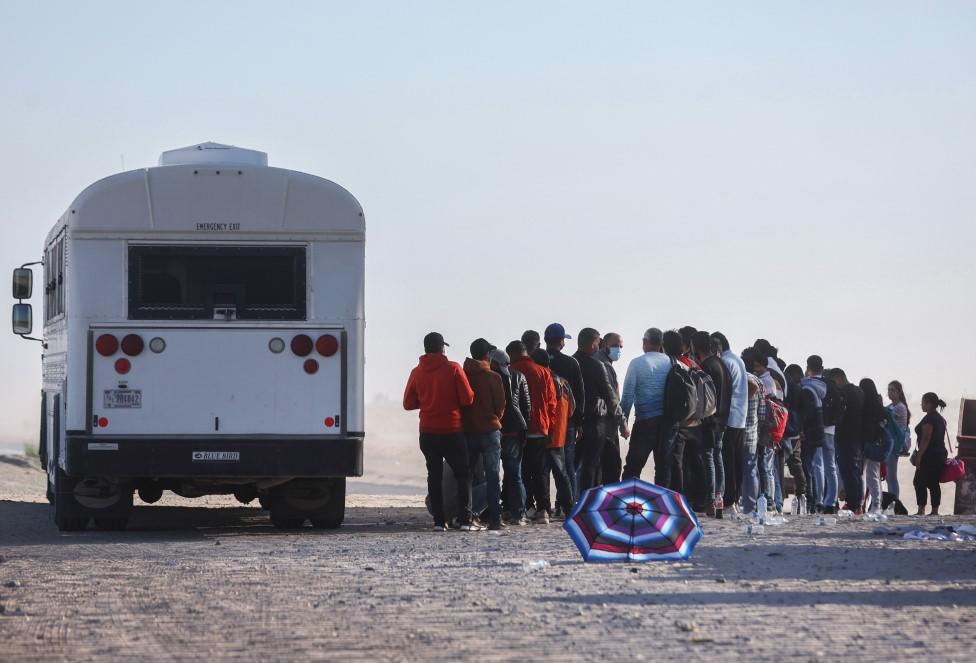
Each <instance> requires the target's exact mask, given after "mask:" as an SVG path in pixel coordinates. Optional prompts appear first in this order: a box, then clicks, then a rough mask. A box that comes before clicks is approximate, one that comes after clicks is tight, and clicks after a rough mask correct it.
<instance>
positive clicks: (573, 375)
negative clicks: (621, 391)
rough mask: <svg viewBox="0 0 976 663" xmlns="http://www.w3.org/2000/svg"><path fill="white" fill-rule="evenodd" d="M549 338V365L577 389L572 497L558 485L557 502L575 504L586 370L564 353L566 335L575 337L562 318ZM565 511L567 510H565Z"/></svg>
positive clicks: (569, 439) (570, 430)
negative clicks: (568, 330) (565, 495)
mask: <svg viewBox="0 0 976 663" xmlns="http://www.w3.org/2000/svg"><path fill="white" fill-rule="evenodd" d="M542 335H543V338H544V340H545V342H546V351H547V352H548V353H549V368H550V370H552V372H553V373H555V374H556V375H558V376H559V377H561V378H562V379H564V380H566V382H568V383H569V388H570V389H571V390H572V392H573V399H574V400H575V401H576V404H577V405H576V412H574V413H573V418H572V419H571V420H570V422H569V424H568V426H567V428H566V446H565V447H564V453H565V455H566V472H567V473H568V474H569V483H570V485H571V487H572V489H573V494H572V496H571V499H569V500H563V499H561V498H562V497H563V496H562V495H559V494H558V492H559V490H558V488H559V487H558V486H557V487H556V488H557V495H556V498H557V502H558V503H559V504H572V503H575V502H576V500H577V499H579V467H578V465H577V463H576V440H577V438H578V437H579V431H580V430H581V428H580V426H581V424H582V422H583V412H582V410H583V407H582V406H583V403H584V401H585V393H584V391H583V373H582V371H580V366H579V362H578V361H576V359H574V358H573V357H571V356H570V355H567V354H563V348H564V347H565V346H566V339H570V338H572V336H570V335H569V334H567V333H566V328H565V327H563V326H562V325H561V324H559V323H558V322H554V323H552V324H551V325H549V326H548V327H546V329H545V332H543V334H542ZM563 515H565V514H563Z"/></svg>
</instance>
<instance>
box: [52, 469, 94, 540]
mask: <svg viewBox="0 0 976 663" xmlns="http://www.w3.org/2000/svg"><path fill="white" fill-rule="evenodd" d="M76 483H78V480H77V479H75V478H73V477H69V476H68V475H67V474H65V473H64V471H63V470H62V469H61V468H60V467H55V468H54V490H53V492H54V501H53V502H52V503H51V515H52V516H53V519H54V524H55V526H57V528H58V530H60V531H62V532H78V531H80V530H83V529H85V528H86V527H88V520H89V518H90V516H89V514H88V513H87V512H86V510H85V509H84V508H83V507H82V506H81V505H80V504H78V503H77V502H76V501H75V496H74V487H75V484H76Z"/></svg>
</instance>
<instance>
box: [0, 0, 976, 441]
mask: <svg viewBox="0 0 976 663" xmlns="http://www.w3.org/2000/svg"><path fill="white" fill-rule="evenodd" d="M204 4H205V5H206V6H205V7H202V6H201V5H204ZM974 63H976V4H974V3H971V2H959V3H950V2H942V3H918V2H910V3H901V2H891V1H885V2H876V3H868V2H860V3H847V2H836V3H829V2H818V3H805V4H803V5H800V3H783V2H768V3H758V2H756V3H735V4H734V5H733V4H732V3H725V2H716V3H712V4H706V3H697V4H695V6H694V8H691V7H689V3H668V4H653V3H648V2H635V3H566V2H560V3H541V2H540V3H522V2H519V3H501V2H495V3H491V4H490V5H483V6H476V5H474V4H462V3H453V2H452V3H430V2H428V3H405V2H390V3H379V2H376V3H328V4H327V3H320V2H314V3H312V2H309V3H288V4H287V5H286V6H285V5H283V4H282V3H275V4H272V3H267V2H266V3H251V2H240V1H235V2H208V3H197V2H192V3H191V2H173V1H171V2H167V3H148V2H145V3H137V2H124V3H123V2H118V3H109V2H98V3H55V2H46V3H27V2H21V3H12V2H4V3H3V4H2V5H0V89H2V97H0V98H2V103H0V127H2V128H3V130H2V131H0V233H2V235H0V239H2V241H0V265H3V266H5V269H6V268H12V267H14V266H17V265H19V264H20V263H21V262H24V261H27V260H31V259H37V258H38V257H39V256H40V255H41V245H42V242H43V238H44V236H45V234H46V233H47V231H48V229H49V228H50V226H51V225H52V224H53V223H54V221H55V220H56V219H57V217H58V216H59V215H60V214H61V213H62V212H63V211H64V209H65V208H66V207H67V206H68V204H69V203H70V202H71V200H72V199H73V198H74V196H75V195H76V194H77V193H78V192H80V191H81V189H83V188H84V187H85V186H87V185H88V184H89V183H91V182H93V181H94V180H96V179H99V178H101V177H103V176H105V175H108V174H111V173H113V172H117V171H119V170H121V168H122V161H123V159H124V163H125V167H126V168H127V169H131V168H136V167H143V166H149V165H154V164H155V162H156V159H157V158H158V155H159V153H160V152H162V151H163V150H165V149H170V148H174V147H179V146H183V145H188V144H192V143H195V142H201V141H205V140H216V141H220V142H227V143H232V144H237V145H241V146H244V147H251V148H256V149H260V150H264V151H266V152H268V153H269V158H270V162H271V163H272V165H276V166H282V167H287V168H293V169H297V170H304V171H308V172H311V173H315V174H318V175H322V176H324V177H327V178H329V179H333V180H335V181H336V182H338V183H340V184H342V185H343V186H345V187H346V188H348V189H349V190H350V191H351V192H352V193H353V194H354V195H356V196H357V197H358V198H359V200H360V201H361V202H362V204H363V206H364V208H365V210H366V221H367V256H368V257H367V279H368V281H367V398H368V399H371V398H373V397H374V396H375V395H377V394H387V395H389V396H391V397H393V398H395V399H398V398H399V396H400V393H401V390H402V386H403V383H404V381H405V378H406V374H407V372H408V371H409V369H410V367H411V366H412V365H413V364H414V363H415V362H416V359H417V356H418V355H419V354H420V353H421V350H422V348H421V343H420V339H421V337H422V336H423V334H424V333H425V332H427V331H429V330H431V329H436V330H439V331H441V332H443V333H444V335H445V336H446V337H447V339H448V340H449V341H451V342H453V343H454V346H453V348H452V353H451V356H452V357H453V358H456V359H460V358H461V357H462V356H463V354H464V353H465V352H466V350H467V345H468V343H469V342H470V341H471V340H472V339H473V338H474V337H476V336H482V335H483V336H485V337H487V338H488V339H490V340H492V341H494V342H495V343H497V344H499V345H504V343H505V342H507V341H508V340H511V339H512V338H515V337H517V336H518V335H519V334H520V333H521V332H522V331H523V330H524V329H526V328H529V327H531V328H535V329H540V330H541V329H542V328H543V327H544V326H545V325H546V324H547V323H549V322H552V321H554V320H559V321H562V322H564V323H565V324H566V326H567V327H568V328H570V329H571V333H573V334H574V335H575V332H576V331H578V330H579V328H580V327H581V326H584V325H589V326H594V327H596V328H597V329H599V330H600V331H602V332H607V331H618V332H621V333H622V334H623V336H624V341H625V352H624V359H623V361H624V363H625V364H626V362H627V361H629V359H630V358H632V357H633V356H634V355H635V354H636V353H637V352H638V351H639V348H638V346H639V339H640V334H641V332H642V331H643V329H644V328H646V327H648V326H651V325H654V326H658V327H662V328H667V327H675V326H679V325H682V324H693V325H695V326H697V327H699V328H703V329H707V330H714V329H721V330H723V331H725V332H726V333H727V335H728V336H729V338H730V339H731V341H732V343H733V345H734V346H735V348H736V349H737V350H738V349H741V348H742V347H744V346H745V345H746V344H748V343H750V342H751V341H752V340H754V339H755V338H756V337H758V336H763V337H766V338H769V339H770V340H771V341H772V342H773V343H774V344H777V345H778V346H779V347H780V348H781V354H782V355H783V356H784V357H785V358H786V359H787V360H788V361H802V359H803V358H804V357H806V355H808V354H810V353H812V352H817V353H820V354H822V355H823V356H824V358H825V360H826V362H827V363H828V364H830V365H838V366H842V367H844V368H845V369H846V370H847V372H848V374H849V375H850V376H852V377H855V378H859V377H862V376H871V377H874V378H875V379H876V380H878V381H879V382H886V381H888V380H890V379H892V378H900V379H902V380H903V381H904V382H905V385H906V388H907V390H908V391H909V392H910V395H911V396H912V397H913V398H917V397H918V396H920V395H921V393H922V392H924V391H928V390H933V391H937V392H939V393H940V394H944V395H945V396H947V400H948V399H949V398H957V397H958V396H959V395H962V394H964V393H966V394H970V395H976V356H974V353H973V350H972V348H971V346H970V339H971V338H972V329H973V327H974V326H976V314H974V313H973V308H972V304H971V302H972V297H973V296H972V294H971V293H970V292H969V291H968V290H967V289H968V288H969V287H971V286H972V285H973V283H974V278H973V277H974V275H976V268H974V260H973V255H974V252H976V229H974V224H973V217H974V213H976V186H974V184H973V182H974V175H976V172H974V171H976V132H974V131H973V118H974V117H976V66H974ZM7 292H9V290H8V291H7ZM8 303H9V300H8ZM572 343H573V344H574V345H575V341H573V342H572ZM39 351H40V349H39V346H38V345H37V344H30V343H27V342H24V341H22V340H20V339H18V338H16V337H14V336H12V335H11V334H9V333H4V334H0V356H2V358H3V369H4V373H5V376H4V377H5V380H4V382H3V384H2V386H0V402H3V404H4V405H3V412H4V416H3V417H2V419H0V441H3V440H13V439H18V440H19V439H20V438H25V439H27V438H31V437H32V436H33V435H34V431H35V430H36V419H37V410H38V391H39V388H40V386H39V385H40V363H39Z"/></svg>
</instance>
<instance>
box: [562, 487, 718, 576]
mask: <svg viewBox="0 0 976 663" xmlns="http://www.w3.org/2000/svg"><path fill="white" fill-rule="evenodd" d="M563 527H564V528H565V529H566V531H567V532H569V536H570V537H571V538H572V539H573V543H575V544H576V547H577V548H579V550H580V553H582V555H583V559H584V560H586V561H587V562H614V561H623V562H627V561H630V562H646V561H651V560H659V559H688V556H689V555H691V551H692V549H694V547H695V544H697V543H698V541H699V540H700V539H701V537H702V530H701V526H700V525H699V524H698V519H697V518H695V513H694V512H693V511H692V510H691V509H690V508H689V507H688V502H687V501H686V500H685V498H684V495H682V494H681V493H676V492H674V491H673V490H668V489H667V488H661V487H660V486H656V485H654V484H652V483H648V482H646V481H641V480H640V479H625V480H623V481H621V482H619V483H613V484H609V485H606V486H595V487H593V488H590V489H589V490H587V491H586V492H585V493H583V497H582V498H581V499H580V501H579V502H578V503H577V504H576V507H575V508H574V509H573V512H572V513H571V514H570V515H569V517H568V518H567V519H566V522H565V523H564V524H563Z"/></svg>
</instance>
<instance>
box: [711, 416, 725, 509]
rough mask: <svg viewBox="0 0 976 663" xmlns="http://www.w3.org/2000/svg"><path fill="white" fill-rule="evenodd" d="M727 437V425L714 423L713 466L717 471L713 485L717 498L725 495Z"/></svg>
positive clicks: (714, 496) (715, 497)
mask: <svg viewBox="0 0 976 663" xmlns="http://www.w3.org/2000/svg"><path fill="white" fill-rule="evenodd" d="M724 437H725V426H723V425H721V424H712V468H713V470H714V472H715V480H714V481H713V482H712V486H714V488H715V493H714V495H712V497H713V498H714V499H716V500H718V499H721V498H722V496H723V495H725V463H724V462H722V438H724Z"/></svg>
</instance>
